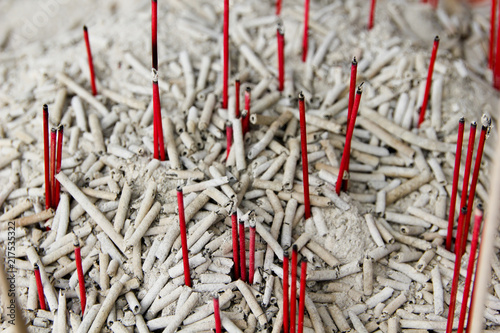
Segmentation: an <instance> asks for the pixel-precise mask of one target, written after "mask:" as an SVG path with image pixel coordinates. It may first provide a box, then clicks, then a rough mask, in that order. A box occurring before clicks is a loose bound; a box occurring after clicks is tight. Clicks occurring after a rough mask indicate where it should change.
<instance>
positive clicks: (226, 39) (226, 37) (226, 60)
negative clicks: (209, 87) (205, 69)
mask: <svg viewBox="0 0 500 333" xmlns="http://www.w3.org/2000/svg"><path fill="white" fill-rule="evenodd" d="M223 76H224V77H223V82H222V108H223V109H227V88H228V81H229V0H224V73H223Z"/></svg>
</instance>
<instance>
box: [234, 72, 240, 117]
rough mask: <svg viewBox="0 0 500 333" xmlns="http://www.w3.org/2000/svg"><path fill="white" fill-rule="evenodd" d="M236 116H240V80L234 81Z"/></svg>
mask: <svg viewBox="0 0 500 333" xmlns="http://www.w3.org/2000/svg"><path fill="white" fill-rule="evenodd" d="M234 117H235V118H239V117H240V80H236V81H234Z"/></svg>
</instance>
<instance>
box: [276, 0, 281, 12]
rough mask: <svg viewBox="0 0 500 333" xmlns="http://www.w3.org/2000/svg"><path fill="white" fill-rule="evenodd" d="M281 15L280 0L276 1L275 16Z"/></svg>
mask: <svg viewBox="0 0 500 333" xmlns="http://www.w3.org/2000/svg"><path fill="white" fill-rule="evenodd" d="M280 14H281V0H276V16H279V15H280Z"/></svg>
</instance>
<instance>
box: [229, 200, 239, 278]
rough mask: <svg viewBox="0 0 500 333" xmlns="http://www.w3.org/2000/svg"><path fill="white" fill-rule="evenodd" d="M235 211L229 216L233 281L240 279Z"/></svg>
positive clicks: (236, 216)
mask: <svg viewBox="0 0 500 333" xmlns="http://www.w3.org/2000/svg"><path fill="white" fill-rule="evenodd" d="M237 214H238V213H237V211H236V209H235V210H234V212H233V213H232V214H231V236H232V237H231V238H232V241H233V263H234V264H233V274H234V279H235V280H238V279H239V278H240V265H239V252H238V215H237Z"/></svg>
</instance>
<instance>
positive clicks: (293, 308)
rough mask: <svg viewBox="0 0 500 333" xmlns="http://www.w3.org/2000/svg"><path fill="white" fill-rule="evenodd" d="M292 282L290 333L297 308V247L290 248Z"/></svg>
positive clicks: (293, 330)
mask: <svg viewBox="0 0 500 333" xmlns="http://www.w3.org/2000/svg"><path fill="white" fill-rule="evenodd" d="M291 265H292V281H291V285H290V333H295V314H296V312H297V311H296V307H297V245H295V244H294V245H293V246H292V263H291Z"/></svg>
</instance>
